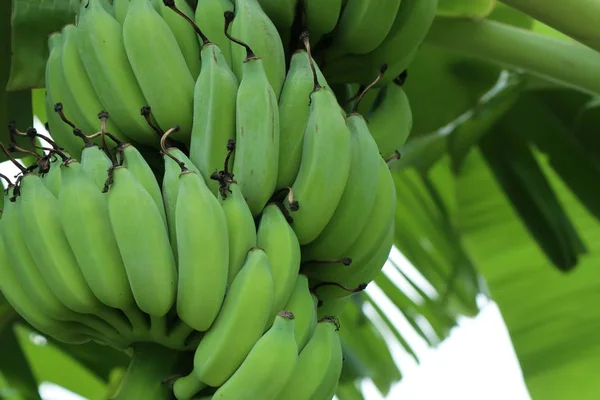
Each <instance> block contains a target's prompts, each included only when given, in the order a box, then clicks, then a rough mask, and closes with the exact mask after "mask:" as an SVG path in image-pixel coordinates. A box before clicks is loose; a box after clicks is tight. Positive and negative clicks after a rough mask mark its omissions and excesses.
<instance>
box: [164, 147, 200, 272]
mask: <svg viewBox="0 0 600 400" xmlns="http://www.w3.org/2000/svg"><path fill="white" fill-rule="evenodd" d="M167 151H168V152H169V153H170V154H172V155H173V156H174V157H175V158H176V159H178V160H179V161H181V162H183V163H184V164H185V166H186V168H188V169H190V170H192V171H195V172H197V173H200V171H198V168H196V166H195V165H194V163H192V162H191V161H190V159H189V158H187V156H186V155H185V154H184V153H183V152H182V151H181V150H179V149H178V148H176V147H171V148H168V149H167ZM163 158H164V161H165V174H164V176H163V181H162V198H163V203H164V205H165V214H166V216H167V225H169V241H170V242H171V248H172V249H173V255H174V256H175V261H177V260H178V256H177V229H176V224H175V209H176V206H177V194H178V193H179V175H181V168H180V167H179V164H177V163H176V162H175V161H174V160H173V159H172V158H171V157H167V156H164V157H163Z"/></svg>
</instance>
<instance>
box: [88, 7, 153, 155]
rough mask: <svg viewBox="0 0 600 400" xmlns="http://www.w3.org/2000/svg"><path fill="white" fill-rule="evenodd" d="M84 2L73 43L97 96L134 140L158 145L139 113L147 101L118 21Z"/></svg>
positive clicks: (116, 122)
mask: <svg viewBox="0 0 600 400" xmlns="http://www.w3.org/2000/svg"><path fill="white" fill-rule="evenodd" d="M86 4H87V7H86V6H85V5H83V6H82V8H81V12H80V14H79V19H78V23H77V40H76V44H77V49H78V50H79V55H80V56H81V61H82V62H83V65H84V66H85V70H86V71H87V73H88V77H89V78H90V81H91V82H92V86H93V87H94V89H95V91H96V94H97V95H98V98H99V99H100V101H101V102H102V104H103V105H104V108H105V110H106V111H107V112H108V113H109V114H110V118H111V120H112V121H113V122H114V123H115V125H116V126H118V127H119V129H120V130H121V132H124V133H126V135H127V136H128V137H129V138H131V139H133V140H135V141H136V142H139V143H144V144H150V145H151V144H157V143H158V138H157V137H156V134H155V132H154V131H153V130H152V128H151V127H150V126H149V125H148V124H147V123H146V121H145V120H144V118H142V117H141V116H140V109H141V108H142V107H143V106H145V105H147V102H146V99H145V98H144V95H143V94H142V90H141V89H140V87H139V85H138V82H137V80H136V77H135V75H134V73H133V70H132V69H131V65H130V64H129V60H128V58H127V53H126V52H125V46H124V44H123V37H122V27H121V24H119V22H118V21H117V20H116V19H114V18H113V17H112V16H111V15H110V14H108V13H107V12H106V11H105V10H104V9H103V8H102V7H101V6H100V4H99V3H98V1H97V0H89V2H87V3H86ZM145 47H146V46H144V48H145ZM98 111H100V110H98Z"/></svg>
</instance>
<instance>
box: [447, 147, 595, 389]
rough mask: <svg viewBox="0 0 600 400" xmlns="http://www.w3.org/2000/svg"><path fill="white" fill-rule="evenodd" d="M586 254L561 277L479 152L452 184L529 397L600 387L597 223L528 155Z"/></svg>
mask: <svg viewBox="0 0 600 400" xmlns="http://www.w3.org/2000/svg"><path fill="white" fill-rule="evenodd" d="M534 154H535V155H536V159H537V160H538V162H539V165H540V167H541V169H542V171H543V172H544V174H545V176H546V177H547V179H548V181H549V182H550V184H551V186H552V189H553V190H554V192H555V193H557V195H558V197H559V200H560V203H561V204H562V205H563V206H564V208H565V209H566V211H567V213H568V215H569V217H570V219H571V220H572V221H573V222H574V224H575V227H576V228H577V231H578V232H579V233H580V235H581V236H582V238H583V240H584V241H585V242H586V243H587V244H588V250H589V254H588V255H586V256H584V257H582V260H581V262H580V264H579V266H578V267H577V269H575V270H574V271H572V272H570V273H569V274H568V275H567V276H565V275H564V274H562V273H561V272H559V271H558V270H556V269H554V268H551V267H550V265H549V264H550V263H549V261H548V259H547V257H546V256H545V254H544V253H543V252H542V251H541V249H540V248H539V247H538V246H537V245H536V244H535V243H534V242H533V241H532V240H531V234H530V232H529V231H528V230H527V228H526V227H525V226H524V224H523V222H522V221H521V220H520V218H519V216H518V214H517V213H516V211H515V209H514V208H513V206H512V205H511V203H510V202H509V200H508V199H507V198H506V196H505V195H504V193H503V191H502V188H501V186H500V185H499V184H498V182H497V181H496V179H495V178H494V176H493V175H492V172H491V171H490V170H489V169H488V168H487V167H486V163H485V160H484V159H483V157H482V155H481V154H480V152H478V151H477V152H472V153H471V154H470V155H469V157H468V158H467V160H466V162H465V166H464V168H463V169H462V170H461V173H460V176H459V178H458V182H457V195H458V204H459V211H458V212H457V222H458V226H459V227H460V231H461V234H462V238H463V240H464V242H465V244H466V245H467V248H468V249H469V252H470V254H471V256H472V258H473V260H474V261H475V262H476V264H477V266H478V268H479V270H480V271H481V272H482V273H483V275H484V276H485V278H486V281H487V283H488V285H489V287H490V291H491V293H492V295H493V298H494V300H495V301H496V302H497V303H498V305H499V307H500V310H501V311H502V315H503V318H504V320H505V322H506V324H507V327H508V330H509V333H510V335H511V338H512V342H513V344H514V347H515V350H516V353H517V356H518V358H519V361H520V363H521V368H522V370H523V374H524V377H525V380H526V382H527V386H528V388H529V390H530V393H531V395H532V398H533V399H540V400H547V399H572V398H578V399H593V398H596V396H597V394H598V393H599V392H600V380H598V379H597V372H596V371H598V370H599V369H600V346H598V330H599V329H600V308H598V307H595V306H594V305H595V304H598V303H599V302H600V290H598V282H599V281H600V269H598V265H600V241H599V240H598V237H600V223H599V222H598V220H597V219H596V218H593V216H592V215H591V214H590V213H589V212H588V210H587V209H586V208H585V207H584V206H583V205H582V204H581V203H580V202H579V201H578V199H577V197H576V196H575V195H573V194H572V193H571V192H570V190H569V189H568V187H567V186H566V185H565V184H564V183H563V182H562V181H561V179H560V178H559V177H558V176H557V175H556V174H555V173H554V171H553V169H552V168H551V167H550V165H549V164H548V162H547V161H546V160H545V157H543V156H541V155H540V154H539V153H538V152H534Z"/></svg>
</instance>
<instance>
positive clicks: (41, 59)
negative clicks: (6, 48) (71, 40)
mask: <svg viewBox="0 0 600 400" xmlns="http://www.w3.org/2000/svg"><path fill="white" fill-rule="evenodd" d="M4 3H10V1H6V0H5V1H4ZM9 14H10V13H9ZM3 16H4V14H3ZM74 17H75V14H74V13H73V11H72V9H71V4H70V0H36V1H30V0H12V30H11V36H10V37H11V41H12V50H13V51H12V58H11V59H10V60H11V63H10V79H9V80H8V85H7V90H9V91H14V90H25V89H32V88H41V87H43V86H44V71H45V66H46V60H47V58H48V44H47V40H48V35H49V34H50V33H52V32H54V31H57V30H60V29H61V28H62V27H63V26H64V25H66V24H69V23H74V21H75V19H74ZM3 37H7V36H3Z"/></svg>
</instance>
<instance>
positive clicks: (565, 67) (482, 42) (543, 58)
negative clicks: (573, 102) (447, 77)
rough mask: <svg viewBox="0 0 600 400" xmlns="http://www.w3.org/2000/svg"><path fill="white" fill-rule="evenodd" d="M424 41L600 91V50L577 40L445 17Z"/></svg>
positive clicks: (551, 79) (485, 22) (583, 89)
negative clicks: (599, 71)
mask: <svg viewBox="0 0 600 400" xmlns="http://www.w3.org/2000/svg"><path fill="white" fill-rule="evenodd" d="M545 3H546V4H549V3H557V2H545ZM559 3H560V2H559ZM567 3H569V4H571V3H573V2H567ZM425 41H426V42H427V43H429V44H431V45H434V46H436V47H441V48H444V49H446V50H449V51H452V52H456V53H461V54H464V55H467V56H472V57H476V58H480V59H483V60H487V61H491V62H493V63H497V64H500V65H502V66H506V67H511V68H515V69H521V70H524V71H526V72H529V73H530V74H532V75H535V76H537V77H540V78H543V79H546V80H549V81H552V82H555V83H559V84H561V85H565V86H569V87H571V88H574V89H577V90H581V91H583V92H587V93H591V94H600V77H599V75H598V66H599V65H600V53H597V52H596V51H594V50H592V49H590V48H588V47H586V46H584V45H582V44H579V43H576V42H569V41H566V40H559V39H555V38H551V37H549V36H545V35H541V34H538V33H535V32H531V31H527V30H524V29H520V28H515V27H512V26H509V25H506V24H502V23H499V22H495V21H488V20H482V21H475V20H468V19H459V18H442V17H437V18H435V21H434V23H433V25H432V27H431V30H430V31H429V34H428V35H427V38H426V39H425Z"/></svg>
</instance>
